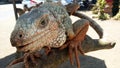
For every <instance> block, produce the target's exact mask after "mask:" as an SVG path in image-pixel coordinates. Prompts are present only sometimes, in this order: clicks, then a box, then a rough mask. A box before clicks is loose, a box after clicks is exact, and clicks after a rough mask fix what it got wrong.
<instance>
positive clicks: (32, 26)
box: [10, 9, 66, 52]
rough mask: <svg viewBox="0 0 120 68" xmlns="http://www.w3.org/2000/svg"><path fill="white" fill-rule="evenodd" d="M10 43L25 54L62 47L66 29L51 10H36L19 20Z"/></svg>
mask: <svg viewBox="0 0 120 68" xmlns="http://www.w3.org/2000/svg"><path fill="white" fill-rule="evenodd" d="M10 41H11V44H12V46H15V47H16V48H17V50H18V51H23V52H26V51H36V50H40V49H41V48H42V47H44V46H50V47H60V46H61V45H62V44H63V43H64V42H65V41H66V35H65V28H64V26H63V25H62V23H60V22H58V21H57V19H56V18H55V17H54V15H53V14H52V13H51V12H50V11H49V10H47V9H34V10H32V11H31V12H29V13H26V14H23V15H22V16H20V17H19V18H18V20H17V22H16V25H15V28H14V30H13V32H12V34H11V38H10Z"/></svg>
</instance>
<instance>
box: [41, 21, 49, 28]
mask: <svg viewBox="0 0 120 68" xmlns="http://www.w3.org/2000/svg"><path fill="white" fill-rule="evenodd" d="M45 26H47V21H46V20H42V21H41V22H40V24H39V27H41V28H44V27H45Z"/></svg>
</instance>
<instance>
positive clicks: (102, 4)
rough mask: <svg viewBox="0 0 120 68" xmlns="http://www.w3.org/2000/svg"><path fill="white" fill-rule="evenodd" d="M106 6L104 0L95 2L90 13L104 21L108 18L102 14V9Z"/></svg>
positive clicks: (105, 14)
mask: <svg viewBox="0 0 120 68" xmlns="http://www.w3.org/2000/svg"><path fill="white" fill-rule="evenodd" d="M105 5H106V1H105V0H97V3H96V5H95V6H94V7H93V8H92V13H93V14H98V16H97V17H98V18H99V19H102V20H106V19H109V18H110V15H108V14H107V13H104V8H105Z"/></svg>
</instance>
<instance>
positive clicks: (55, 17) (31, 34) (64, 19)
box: [9, 2, 89, 68]
mask: <svg viewBox="0 0 120 68" xmlns="http://www.w3.org/2000/svg"><path fill="white" fill-rule="evenodd" d="M88 27H89V21H87V20H85V19H82V20H78V21H76V22H75V23H74V24H72V21H71V19H70V16H69V15H68V13H67V11H66V9H65V7H64V6H62V5H60V4H57V3H52V2H46V3H44V4H42V5H41V6H40V7H38V8H35V9H34V10H32V11H30V12H29V13H26V14H23V15H21V16H20V17H19V18H18V20H17V23H16V25H15V28H14V30H13V32H12V34H11V38H10V40H11V44H12V46H15V47H16V48H17V51H20V52H25V54H24V56H23V57H22V58H19V59H17V60H15V61H13V62H12V63H11V64H10V65H12V64H15V63H16V62H20V61H21V60H23V61H24V63H25V67H26V68H28V67H29V64H28V58H29V57H30V58H31V60H32V61H33V63H35V64H36V63H37V62H36V61H35V57H40V56H39V55H38V54H37V53H36V51H39V50H41V49H42V48H43V47H47V48H48V50H47V51H46V53H48V52H49V50H50V48H65V47H68V48H69V55H70V61H71V63H72V64H73V60H72V59H73V58H72V54H73V53H75V57H76V62H77V66H78V68H80V62H79V58H78V51H80V53H81V54H83V52H82V50H81V47H80V46H79V45H80V44H81V42H82V41H83V40H84V37H85V35H86V32H87V30H88ZM10 65H9V66H10Z"/></svg>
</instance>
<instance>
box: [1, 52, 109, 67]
mask: <svg viewBox="0 0 120 68" xmlns="http://www.w3.org/2000/svg"><path fill="white" fill-rule="evenodd" d="M14 57H15V53H14V54H11V55H9V56H6V57H4V58H2V59H0V68H5V67H6V66H7V65H8V64H9V63H10V62H11V61H12V60H13V59H14ZM80 63H81V68H107V67H106V65H105V62H104V60H101V59H98V58H95V57H92V56H87V55H85V56H80ZM59 68H76V65H75V64H74V65H73V66H72V65H71V64H70V62H69V61H67V62H65V63H63V64H61V65H60V67H59Z"/></svg>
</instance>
